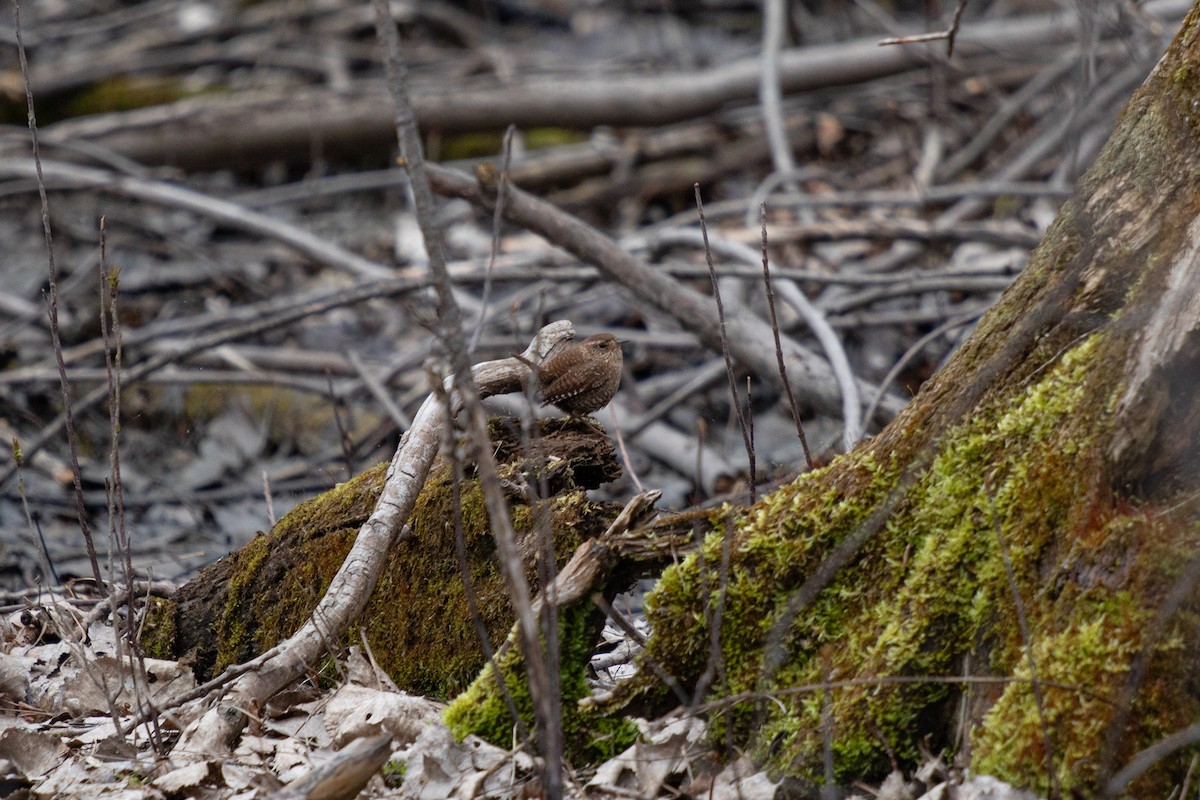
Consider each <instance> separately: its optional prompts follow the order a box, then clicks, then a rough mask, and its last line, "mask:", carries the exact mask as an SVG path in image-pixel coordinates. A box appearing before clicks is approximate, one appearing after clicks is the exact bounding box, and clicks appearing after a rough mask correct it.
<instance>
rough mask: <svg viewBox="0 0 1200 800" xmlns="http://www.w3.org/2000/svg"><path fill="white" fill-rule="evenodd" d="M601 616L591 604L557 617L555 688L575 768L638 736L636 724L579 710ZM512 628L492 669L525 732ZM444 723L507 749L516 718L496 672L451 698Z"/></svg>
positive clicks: (531, 718)
mask: <svg viewBox="0 0 1200 800" xmlns="http://www.w3.org/2000/svg"><path fill="white" fill-rule="evenodd" d="M603 625H604V617H603V615H602V614H598V613H597V612H596V610H595V608H594V607H591V604H587V605H585V606H579V607H574V608H572V609H570V610H567V611H566V612H565V613H564V614H563V615H562V616H561V617H560V619H559V622H558V631H559V642H560V650H559V658H560V664H561V669H560V676H559V677H560V680H559V689H560V691H561V698H562V728H563V741H564V746H565V755H566V758H567V760H568V761H570V762H571V763H573V764H575V765H577V766H579V765H584V764H592V763H596V762H598V761H602V760H604V759H607V758H611V757H612V756H614V755H616V754H617V753H619V752H621V751H623V750H625V749H626V748H627V747H629V746H630V745H631V744H633V742H634V741H636V739H637V735H638V731H637V726H636V725H635V724H634V723H633V722H631V721H630V720H626V719H614V718H610V717H606V716H603V715H601V714H599V713H596V712H592V711H585V710H583V709H582V708H581V706H580V703H579V701H580V700H582V699H584V698H585V697H587V696H588V695H589V690H588V685H587V668H588V660H589V659H590V657H591V653H592V648H593V645H594V643H595V641H596V636H597V634H598V632H599V630H600V628H601V627H603ZM515 639H516V631H515V630H514V631H513V632H512V633H511V634H510V636H509V639H508V642H507V645H506V647H505V648H504V649H503V650H502V651H501V652H500V653H498V654H497V656H496V667H497V669H498V670H499V675H500V676H502V680H503V681H504V684H505V686H506V687H507V691H508V695H509V697H510V698H511V699H512V702H513V705H514V706H515V707H516V709H517V713H518V715H519V717H520V722H521V726H522V727H523V728H524V730H526V731H533V730H534V729H535V728H536V722H535V715H534V710H533V698H532V696H531V694H530V692H529V684H528V681H527V680H526V677H525V661H524V656H523V655H522V653H521V650H520V648H519V647H518V646H516V644H515ZM444 718H445V721H446V724H447V726H449V728H450V731H451V733H453V734H454V737H455V738H456V739H459V740H460V741H461V740H462V739H463V738H464V737H466V736H467V735H468V734H474V735H476V736H479V737H480V738H482V739H484V740H486V741H489V742H491V743H492V744H495V745H497V746H499V747H506V748H507V747H511V746H512V740H513V730H514V724H515V722H514V720H513V717H512V713H511V711H510V709H509V706H508V702H507V701H506V700H505V695H504V692H503V691H502V690H501V688H500V684H499V683H498V682H497V672H496V670H494V669H492V668H491V667H486V668H485V669H484V670H483V672H482V673H481V674H480V675H479V677H478V678H476V679H475V681H474V682H473V683H472V684H471V685H470V687H468V688H467V690H466V691H465V692H463V693H462V694H460V695H459V696H458V697H457V698H455V700H454V702H452V703H451V704H450V705H449V706H448V707H447V708H446V712H445V715H444Z"/></svg>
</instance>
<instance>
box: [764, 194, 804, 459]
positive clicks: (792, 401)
mask: <svg viewBox="0 0 1200 800" xmlns="http://www.w3.org/2000/svg"><path fill="white" fill-rule="evenodd" d="M758 209H759V217H758V218H759V221H760V223H761V225H762V265H763V283H764V284H766V287H767V309H768V310H769V311H770V312H771V333H772V334H773V335H774V336H775V360H776V361H777V362H779V377H780V378H781V379H783V390H784V391H785V392H787V399H788V405H789V406H791V409H792V419H794V420H796V435H797V436H799V437H800V446H801V447H802V448H804V463H805V464H807V465H808V468H809V469H810V470H811V469H813V468H814V467H813V457H812V453H811V452H809V449H808V438H807V437H806V436H805V435H804V423H803V422H801V421H800V409H799V407H797V405H796V395H795V394H794V393H793V392H792V384H790V383H789V382H788V377H787V364H786V363H784V358H783V342H782V341H781V340H780V337H779V317H778V316H776V314H775V290H774V289H772V288H771V268H770V266H769V263H770V261H769V259H768V257H767V204H766V203H761V204H760V205H759V207H758Z"/></svg>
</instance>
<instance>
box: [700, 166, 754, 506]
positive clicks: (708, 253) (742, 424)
mask: <svg viewBox="0 0 1200 800" xmlns="http://www.w3.org/2000/svg"><path fill="white" fill-rule="evenodd" d="M692 188H693V189H694V190H695V193H696V213H697V214H698V215H699V217H700V233H701V235H702V236H703V239H704V260H705V262H706V263H707V264H708V276H709V279H710V280H711V281H712V288H713V299H714V300H715V301H716V303H717V320H718V323H719V329H720V334H721V355H723V356H724V357H725V375H726V377H728V378H729V397H730V401H731V402H732V403H733V413H734V415H735V416H736V417H737V422H738V429H739V430H741V432H742V443H743V445H745V447H746V456H747V457H748V458H749V459H750V463H751V464H753V463H754V445H753V444H751V442H750V436H749V434H748V433H747V431H746V417H745V416H744V415H743V414H742V404H741V401H740V400H739V399H738V393H737V379H736V377H735V375H736V373H735V372H734V369H733V357H732V356H731V355H730V354H729V336H728V335H727V334H726V332H725V304H724V303H722V302H721V287H720V286H718V285H717V284H718V281H717V268H716V265H715V264H714V263H713V254H712V248H711V247H709V244H708V225H707V224H706V223H705V221H704V201H703V200H702V199H701V197H700V184H699V183H697V184H694V185H693V186H692ZM757 491H758V490H757V487H756V486H755V485H754V476H753V475H751V476H750V502H751V503H754V501H755V500H756V499H757Z"/></svg>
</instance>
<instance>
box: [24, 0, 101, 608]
mask: <svg viewBox="0 0 1200 800" xmlns="http://www.w3.org/2000/svg"><path fill="white" fill-rule="evenodd" d="M12 6H13V33H14V34H15V35H16V40H17V55H18V56H19V57H20V62H21V79H22V81H23V82H24V84H25V105H26V109H27V113H28V121H29V140H30V144H31V145H32V148H33V165H34V170H35V173H36V178H37V185H38V198H39V199H40V200H41V204H42V234H43V237H44V238H45V242H46V262H47V272H48V278H49V288H48V291H47V293H46V302H47V306H48V310H49V315H50V338H51V341H52V342H53V345H54V358H55V361H56V362H57V364H58V374H59V385H60V388H61V390H62V399H63V413H62V417H63V422H64V424H65V425H66V430H67V445H68V449H69V450H70V453H71V479H72V481H73V482H74V488H75V513H76V514H77V515H78V517H79V530H80V533H82V534H83V543H84V546H85V547H86V548H87V555H88V561H89V562H90V563H91V565H92V577H93V578H95V580H96V588H97V589H99V590H100V591H105V589H104V586H105V584H104V578H103V576H101V574H100V562H99V560H98V559H97V558H96V546H95V544H94V543H93V541H92V531H91V528H90V526H89V525H88V517H87V509H86V508H85V507H84V504H83V479H82V475H81V473H80V469H79V447H78V444H79V437H78V435H77V434H76V433H75V417H74V415H73V414H72V411H71V389H70V385H69V384H68V382H67V367H66V363H65V362H64V361H63V349H62V337H61V336H60V335H59V330H58V268H57V267H56V266H55V263H54V234H53V232H52V231H51V230H50V200H49V198H48V197H47V196H46V181H45V177H44V176H43V174H42V156H41V152H40V150H39V149H38V127H37V115H36V114H35V113H34V108H33V88H32V87H31V86H30V83H29V61H28V60H27V59H26V57H25V43H24V42H23V41H22V39H21V4H20V3H19V2H18V0H12ZM105 393H106V394H107V390H106V391H105ZM28 455H29V456H32V455H33V453H32V452H29V453H28Z"/></svg>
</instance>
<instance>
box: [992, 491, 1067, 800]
mask: <svg viewBox="0 0 1200 800" xmlns="http://www.w3.org/2000/svg"><path fill="white" fill-rule="evenodd" d="M991 512H992V528H993V531H994V533H995V534H996V544H997V546H998V547H999V548H1000V558H1001V560H1002V561H1003V562H1004V573H1005V575H1007V576H1008V587H1009V590H1010V591H1011V592H1012V597H1013V606H1014V608H1015V610H1016V612H1017V626H1018V629H1019V630H1020V632H1021V642H1022V643H1023V645H1024V650H1025V661H1026V663H1027V664H1028V665H1029V678H1030V684H1029V685H1030V687H1031V688H1032V690H1033V700H1034V703H1035V704H1036V705H1037V713H1038V721H1039V723H1040V724H1041V726H1042V747H1043V748H1044V749H1045V751H1046V781H1047V783H1048V785H1049V786H1050V796H1051V797H1058V796H1060V791H1059V786H1058V774H1057V772H1056V771H1055V763H1054V762H1055V757H1054V740H1053V739H1052V738H1051V736H1050V722H1049V717H1048V716H1047V714H1046V701H1045V698H1044V697H1042V687H1041V685H1040V684H1039V682H1038V674H1037V662H1036V661H1035V660H1034V658H1033V639H1032V637H1031V636H1030V635H1029V620H1028V618H1027V617H1026V615H1025V603H1024V601H1023V600H1022V599H1021V589H1020V587H1019V586H1018V585H1017V574H1016V572H1015V571H1014V570H1013V564H1012V557H1011V556H1010V555H1009V552H1008V544H1007V542H1006V541H1005V539H1004V534H1003V532H1002V531H1001V530H1000V519H999V518H998V517H997V516H996V509H995V508H994V507H993V508H992V509H991Z"/></svg>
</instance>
